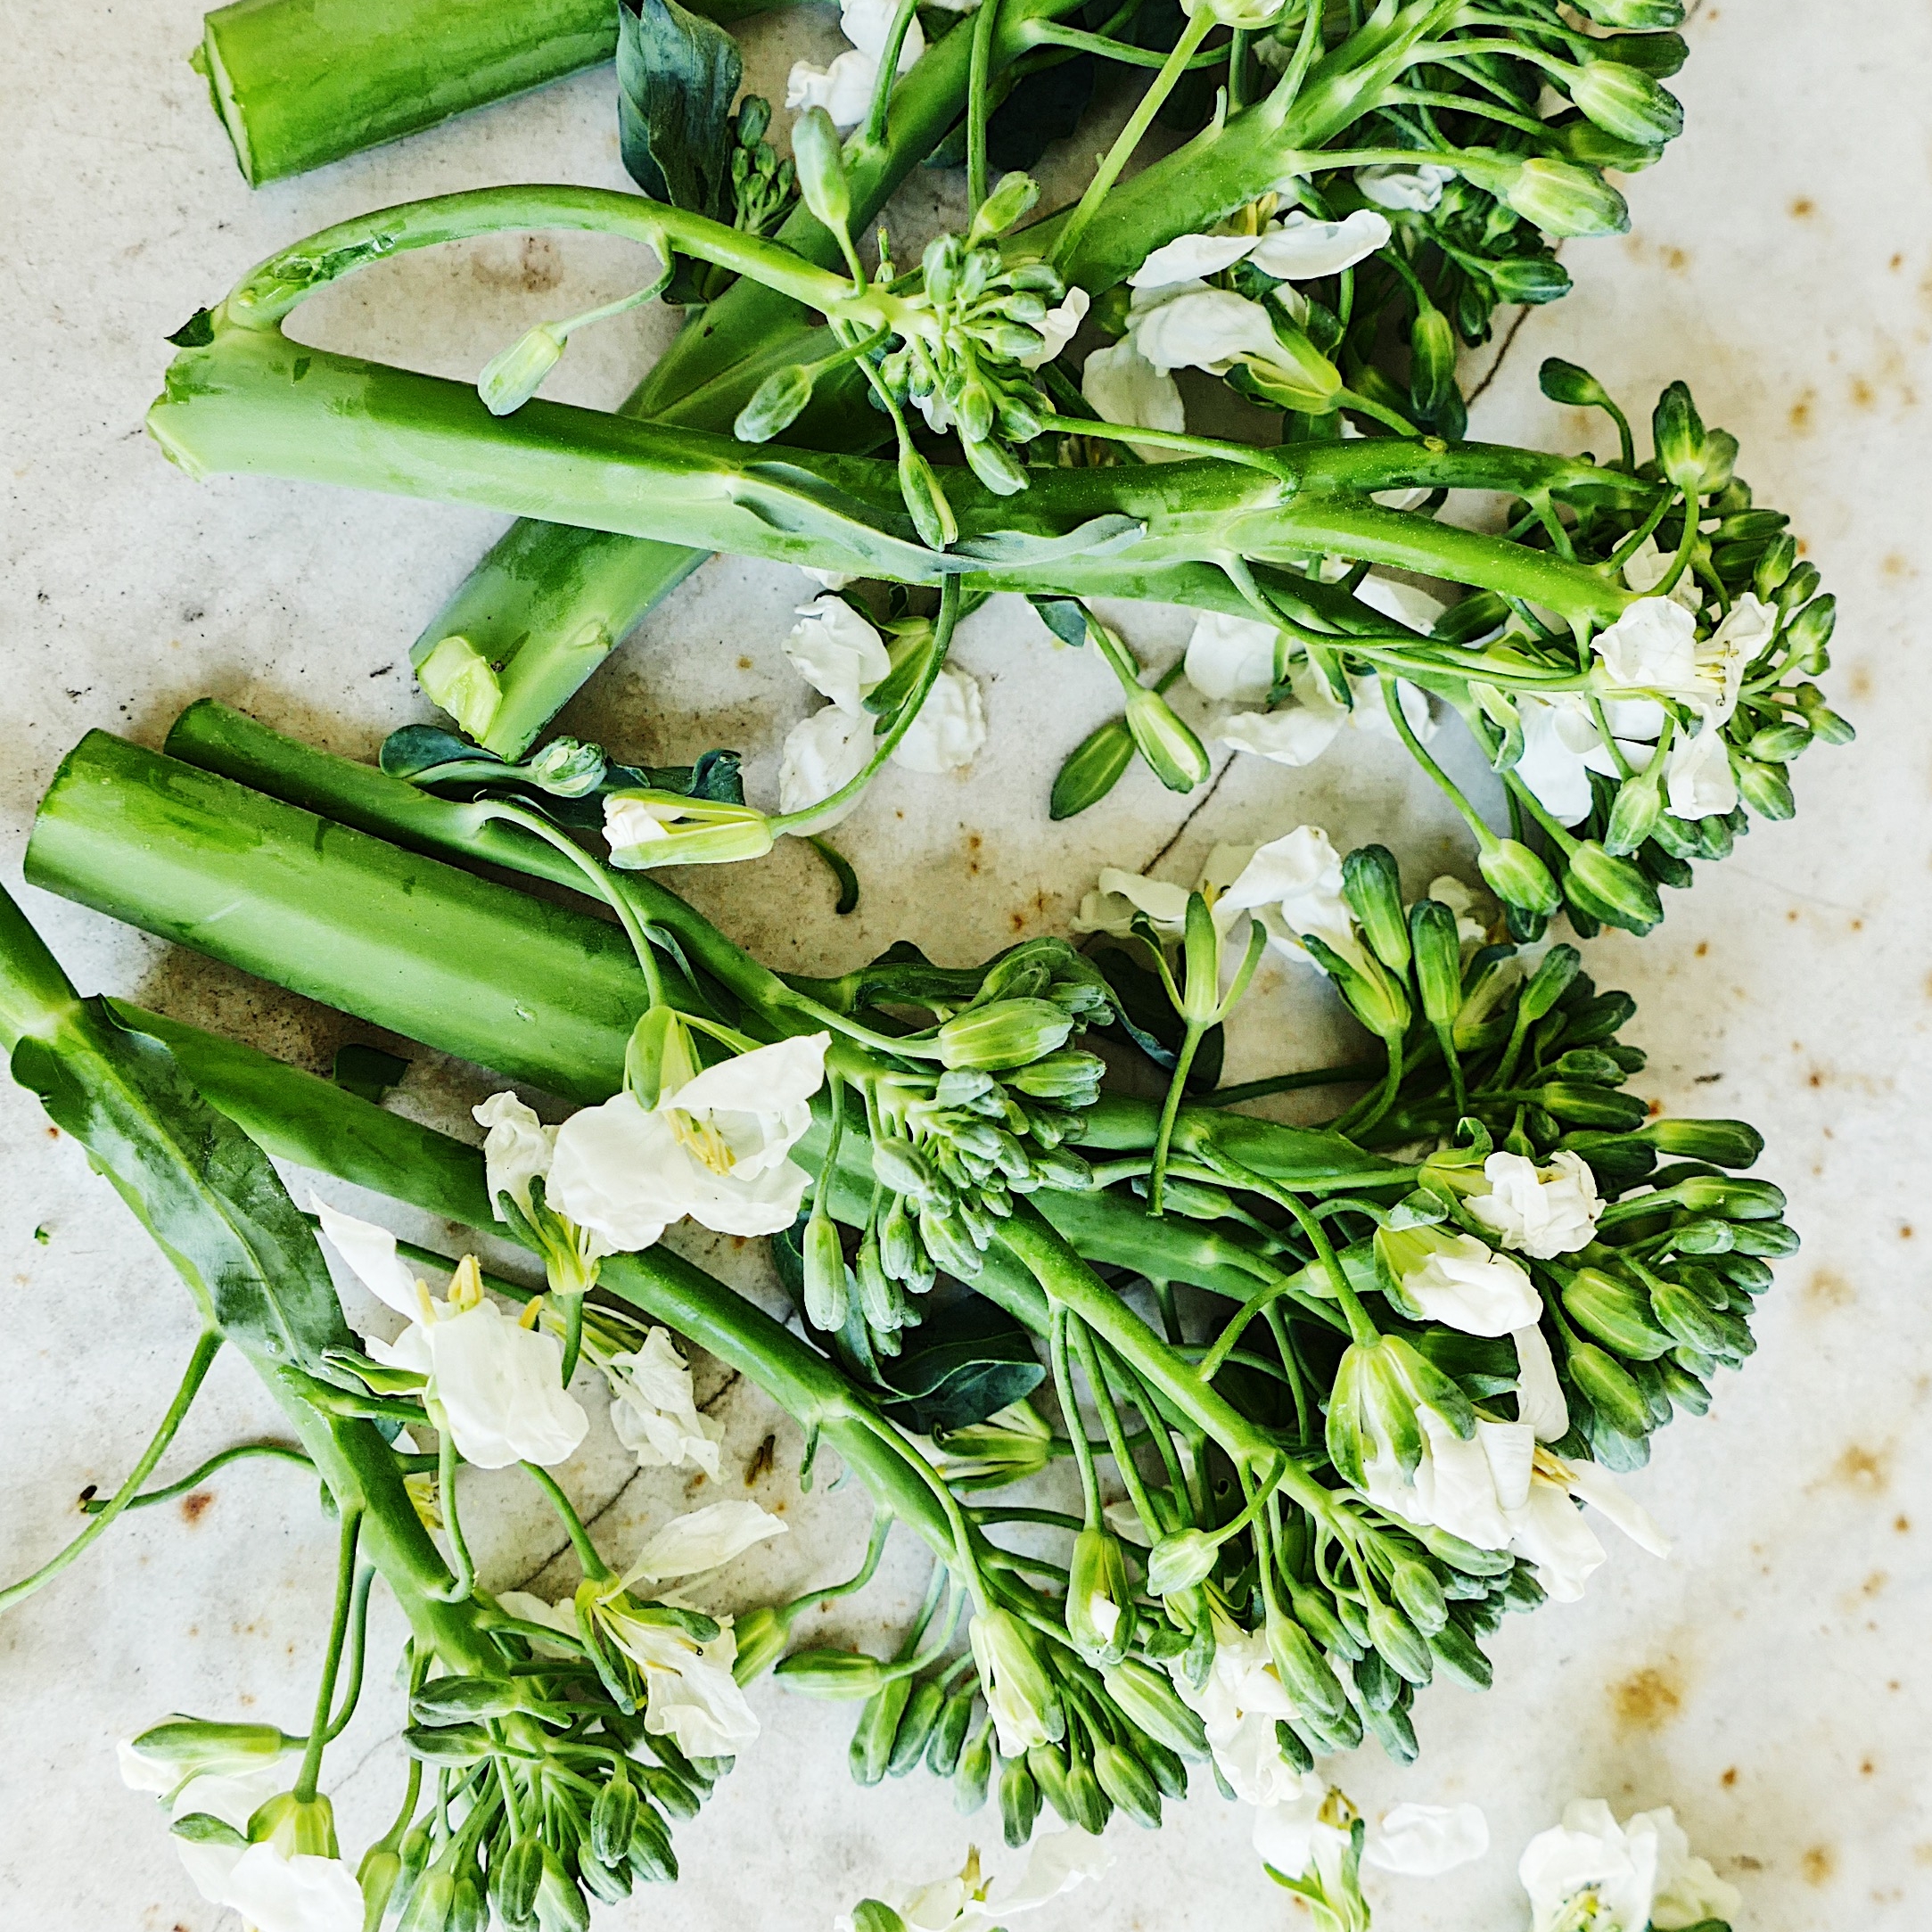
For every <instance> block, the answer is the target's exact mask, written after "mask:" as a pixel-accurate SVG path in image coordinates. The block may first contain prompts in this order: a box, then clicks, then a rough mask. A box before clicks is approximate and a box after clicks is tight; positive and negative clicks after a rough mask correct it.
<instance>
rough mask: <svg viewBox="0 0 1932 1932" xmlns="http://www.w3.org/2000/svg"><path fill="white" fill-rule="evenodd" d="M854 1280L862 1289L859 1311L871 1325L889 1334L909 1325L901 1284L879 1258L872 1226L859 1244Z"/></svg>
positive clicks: (876, 1236)
mask: <svg viewBox="0 0 1932 1932" xmlns="http://www.w3.org/2000/svg"><path fill="white" fill-rule="evenodd" d="M852 1280H853V1282H854V1284H855V1285H856V1287H858V1290H859V1312H860V1313H861V1314H862V1315H863V1316H864V1317H865V1318H866V1326H867V1328H872V1329H875V1330H876V1331H877V1332H879V1333H881V1334H887V1335H889V1334H892V1332H893V1331H894V1330H896V1329H898V1328H903V1327H904V1326H905V1308H904V1304H903V1303H901V1302H900V1299H899V1290H898V1287H897V1286H896V1284H895V1283H894V1281H893V1279H892V1276H890V1275H889V1274H887V1273H886V1271H885V1264H884V1262H882V1261H881V1260H880V1259H879V1237H878V1232H877V1230H876V1229H871V1228H868V1229H867V1230H866V1235H865V1238H864V1239H863V1240H862V1241H861V1242H860V1243H859V1260H858V1263H857V1265H856V1266H855V1267H854V1268H853V1270H852Z"/></svg>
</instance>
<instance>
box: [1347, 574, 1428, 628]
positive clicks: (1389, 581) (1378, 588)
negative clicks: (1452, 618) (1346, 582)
mask: <svg viewBox="0 0 1932 1932" xmlns="http://www.w3.org/2000/svg"><path fill="white" fill-rule="evenodd" d="M1355 600H1356V602H1357V603H1359V604H1367V605H1368V606H1369V609H1370V610H1371V611H1378V612H1381V614H1382V615H1383V616H1384V617H1393V618H1394V620H1395V621H1396V622H1397V623H1399V624H1406V625H1407V626H1408V627H1409V629H1411V630H1418V631H1420V632H1421V633H1422V634H1423V636H1425V637H1426V636H1427V635H1428V634H1429V632H1430V631H1431V630H1433V629H1435V621H1436V619H1437V618H1439V617H1440V616H1441V615H1442V614H1443V611H1444V610H1446V609H1447V608H1448V606H1447V605H1446V604H1443V600H1442V599H1441V598H1440V597H1432V596H1430V595H1429V594H1428V592H1427V591H1426V590H1418V589H1417V588H1416V587H1415V586H1414V585H1413V584H1405V583H1403V582H1402V580H1401V579H1400V578H1396V577H1375V576H1369V577H1365V578H1363V579H1362V580H1361V583H1360V584H1359V585H1358V586H1357V587H1356V590H1355Z"/></svg>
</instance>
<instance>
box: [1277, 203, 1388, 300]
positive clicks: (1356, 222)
mask: <svg viewBox="0 0 1932 1932" xmlns="http://www.w3.org/2000/svg"><path fill="white" fill-rule="evenodd" d="M1390 232H1391V231H1390V228H1389V225H1388V221H1387V219H1386V218H1385V217H1384V216H1381V215H1378V214H1377V213H1376V212H1375V210H1373V209H1368V208H1358V209H1356V210H1354V211H1353V213H1352V214H1351V215H1349V216H1348V217H1347V218H1346V219H1345V220H1342V221H1320V220H1317V219H1316V218H1315V217H1314V216H1312V215H1311V214H1308V213H1306V212H1305V211H1304V210H1302V209H1299V208H1297V209H1295V210H1293V211H1292V212H1291V213H1289V214H1287V215H1285V216H1284V217H1283V218H1282V219H1281V222H1280V225H1279V226H1277V227H1272V228H1270V229H1269V231H1268V232H1267V234H1264V235H1262V239H1261V244H1260V246H1259V247H1258V248H1256V249H1255V251H1254V266H1255V267H1257V268H1259V269H1260V270H1261V271H1262V274H1263V275H1274V276H1276V277H1278V279H1280V280H1281V281H1284V282H1312V281H1315V280H1316V279H1317V278H1318V277H1320V276H1321V275H1339V274H1340V273H1341V272H1342V270H1343V269H1344V268H1352V267H1354V266H1355V264H1356V263H1357V262H1359V261H1361V260H1362V259H1364V258H1366V257H1368V256H1369V255H1372V254H1374V253H1375V251H1377V249H1378V248H1381V247H1383V246H1384V245H1385V243H1387V241H1388V238H1389V234H1390Z"/></svg>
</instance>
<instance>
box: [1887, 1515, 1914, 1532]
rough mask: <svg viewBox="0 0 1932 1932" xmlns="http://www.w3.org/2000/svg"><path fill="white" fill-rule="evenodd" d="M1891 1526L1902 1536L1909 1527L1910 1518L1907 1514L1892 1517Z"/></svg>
mask: <svg viewBox="0 0 1932 1932" xmlns="http://www.w3.org/2000/svg"><path fill="white" fill-rule="evenodd" d="M1892 1527H1893V1528H1894V1529H1895V1530H1896V1531H1897V1532H1898V1533H1899V1534H1900V1535H1901V1536H1903V1534H1904V1533H1906V1531H1907V1530H1909V1529H1910V1528H1911V1517H1909V1516H1895V1517H1893V1518H1892Z"/></svg>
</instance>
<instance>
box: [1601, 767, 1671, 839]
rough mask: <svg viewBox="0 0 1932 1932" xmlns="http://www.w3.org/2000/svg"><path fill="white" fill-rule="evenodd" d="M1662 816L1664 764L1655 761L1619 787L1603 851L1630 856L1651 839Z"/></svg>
mask: <svg viewBox="0 0 1932 1932" xmlns="http://www.w3.org/2000/svg"><path fill="white" fill-rule="evenodd" d="M1663 816H1664V771H1663V764H1662V760H1658V759H1654V758H1653V759H1652V760H1650V762H1649V763H1648V765H1646V766H1645V767H1644V769H1642V770H1641V771H1638V772H1634V773H1632V775H1631V777H1627V778H1625V779H1624V782H1623V783H1622V784H1621V785H1618V786H1617V788H1616V802H1615V804H1614V805H1612V806H1611V808H1610V823H1609V825H1608V826H1607V828H1606V830H1605V832H1604V834H1603V849H1604V850H1605V851H1607V852H1609V853H1611V854H1612V855H1613V856H1615V857H1618V858H1623V857H1627V856H1628V855H1629V854H1630V853H1632V852H1633V851H1636V850H1637V848H1638V847H1639V846H1640V845H1641V844H1642V843H1643V842H1644V841H1645V840H1646V839H1648V837H1649V836H1650V834H1651V832H1652V831H1653V830H1654V829H1655V828H1656V826H1657V820H1658V819H1659V818H1662V817H1663Z"/></svg>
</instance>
